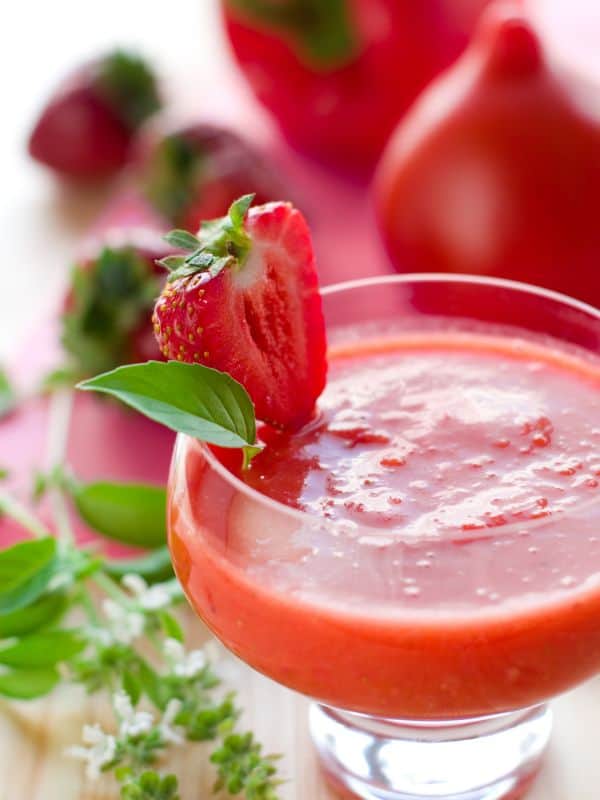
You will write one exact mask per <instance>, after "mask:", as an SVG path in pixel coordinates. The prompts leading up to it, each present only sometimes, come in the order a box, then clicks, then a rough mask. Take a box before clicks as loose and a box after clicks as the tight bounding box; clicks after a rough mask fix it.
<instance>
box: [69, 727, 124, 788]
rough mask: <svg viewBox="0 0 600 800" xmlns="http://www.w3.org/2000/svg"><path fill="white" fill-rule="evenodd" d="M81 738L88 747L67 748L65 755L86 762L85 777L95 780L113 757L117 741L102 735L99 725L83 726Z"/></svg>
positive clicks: (104, 734)
mask: <svg viewBox="0 0 600 800" xmlns="http://www.w3.org/2000/svg"><path fill="white" fill-rule="evenodd" d="M82 738H83V742H84V744H87V745H89V747H81V746H77V747H69V748H68V749H67V750H66V753H67V755H69V756H71V757H72V758H78V759H80V760H81V761H87V767H86V775H87V776H88V778H89V779H90V780H96V779H98V778H99V777H100V775H101V773H102V767H104V766H105V765H106V764H109V763H110V762H111V761H112V760H113V758H114V757H115V754H116V752H117V740H116V739H115V737H114V736H110V735H109V734H108V733H104V731H103V730H102V728H101V727H100V726H99V725H84V727H83V736H82Z"/></svg>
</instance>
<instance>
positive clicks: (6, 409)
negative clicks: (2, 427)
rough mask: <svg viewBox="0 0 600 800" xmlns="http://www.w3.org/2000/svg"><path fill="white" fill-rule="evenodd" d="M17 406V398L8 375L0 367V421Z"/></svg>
mask: <svg viewBox="0 0 600 800" xmlns="http://www.w3.org/2000/svg"><path fill="white" fill-rule="evenodd" d="M16 404H17V396H16V394H15V391H14V389H13V387H12V384H11V382H10V381H9V380H8V375H7V374H6V372H5V371H4V370H3V369H2V368H1V367H0V419H2V417H6V416H8V415H9V414H10V412H11V411H13V410H14V408H15V406H16Z"/></svg>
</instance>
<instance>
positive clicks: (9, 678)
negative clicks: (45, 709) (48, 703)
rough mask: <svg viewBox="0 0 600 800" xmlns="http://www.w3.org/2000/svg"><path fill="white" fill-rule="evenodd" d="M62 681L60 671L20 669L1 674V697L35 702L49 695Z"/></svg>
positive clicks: (51, 668)
mask: <svg viewBox="0 0 600 800" xmlns="http://www.w3.org/2000/svg"><path fill="white" fill-rule="evenodd" d="M59 681H60V675H59V673H58V670H57V669H55V668H54V667H48V668H47V669H20V670H10V671H8V672H5V673H0V695H4V697H10V698H11V699H13V700H33V699H34V698H35V697H42V696H43V695H45V694H49V693H50V692H51V691H52V690H53V689H54V687H55V686H56V685H57V683H58V682H59Z"/></svg>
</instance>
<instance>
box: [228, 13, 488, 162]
mask: <svg viewBox="0 0 600 800" xmlns="http://www.w3.org/2000/svg"><path fill="white" fill-rule="evenodd" d="M487 2H488V0H222V4H223V8H224V16H225V23H226V29H227V33H228V35H229V39H230V41H231V44H232V46H233V51H234V53H235V56H236V58H237V60H238V62H239V64H240V66H241V67H242V69H243V71H244V73H245V74H246V77H247V79H248V81H249V83H250V84H251V86H252V88H253V90H254V92H255V93H256V96H257V97H258V99H259V100H260V101H261V102H262V103H263V104H264V105H265V106H266V107H267V108H268V109H269V110H270V111H271V112H272V113H273V115H274V116H275V117H276V119H277V121H278V122H279V124H280V125H281V128H282V130H283V132H284V134H285V135H286V137H287V138H288V139H289V140H290V142H291V143H292V144H293V145H295V146H297V147H298V148H299V149H302V150H305V151H307V152H309V153H312V154H314V155H316V156H318V157H320V158H323V159H325V160H327V161H331V162H334V163H337V164H341V165H343V166H346V167H348V166H350V167H365V166H369V165H370V164H372V163H373V161H374V160H375V159H376V158H377V156H378V154H379V153H380V152H381V150H382V148H383V147H384V145H385V142H386V140H387V138H388V136H389V134H390V133H391V132H392V130H393V128H394V125H395V123H396V122H397V121H398V119H399V118H400V117H401V115H402V114H403V113H404V112H405V111H406V110H407V108H408V107H409V106H410V104H411V103H412V102H413V100H414V99H415V98H416V97H417V95H418V94H419V92H420V91H421V90H422V89H423V88H424V87H425V86H426V85H427V84H428V83H429V81H430V80H432V78H434V77H435V76H436V75H437V74H438V73H439V72H440V71H441V70H443V69H445V68H446V67H447V66H449V65H450V64H451V63H452V62H453V61H454V60H455V59H456V58H457V57H458V56H459V55H460V53H461V51H462V50H463V49H464V47H465V46H466V45H467V42H468V39H469V34H470V32H471V31H472V29H473V26H474V24H475V22H476V21H477V18H478V16H479V13H480V12H481V10H482V8H483V7H484V6H485V5H486V4H487Z"/></svg>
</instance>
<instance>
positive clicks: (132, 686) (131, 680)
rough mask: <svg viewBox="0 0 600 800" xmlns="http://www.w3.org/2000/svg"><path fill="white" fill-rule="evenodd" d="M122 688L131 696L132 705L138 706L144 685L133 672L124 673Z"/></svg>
mask: <svg viewBox="0 0 600 800" xmlns="http://www.w3.org/2000/svg"><path fill="white" fill-rule="evenodd" d="M122 686H123V689H124V691H125V692H126V693H127V694H128V695H129V697H130V699H131V702H132V704H133V705H134V706H137V704H138V703H139V701H140V697H141V695H142V684H141V683H140V681H139V679H138V678H137V677H136V676H135V675H134V674H133V672H130V671H128V672H124V673H123V678H122Z"/></svg>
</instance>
